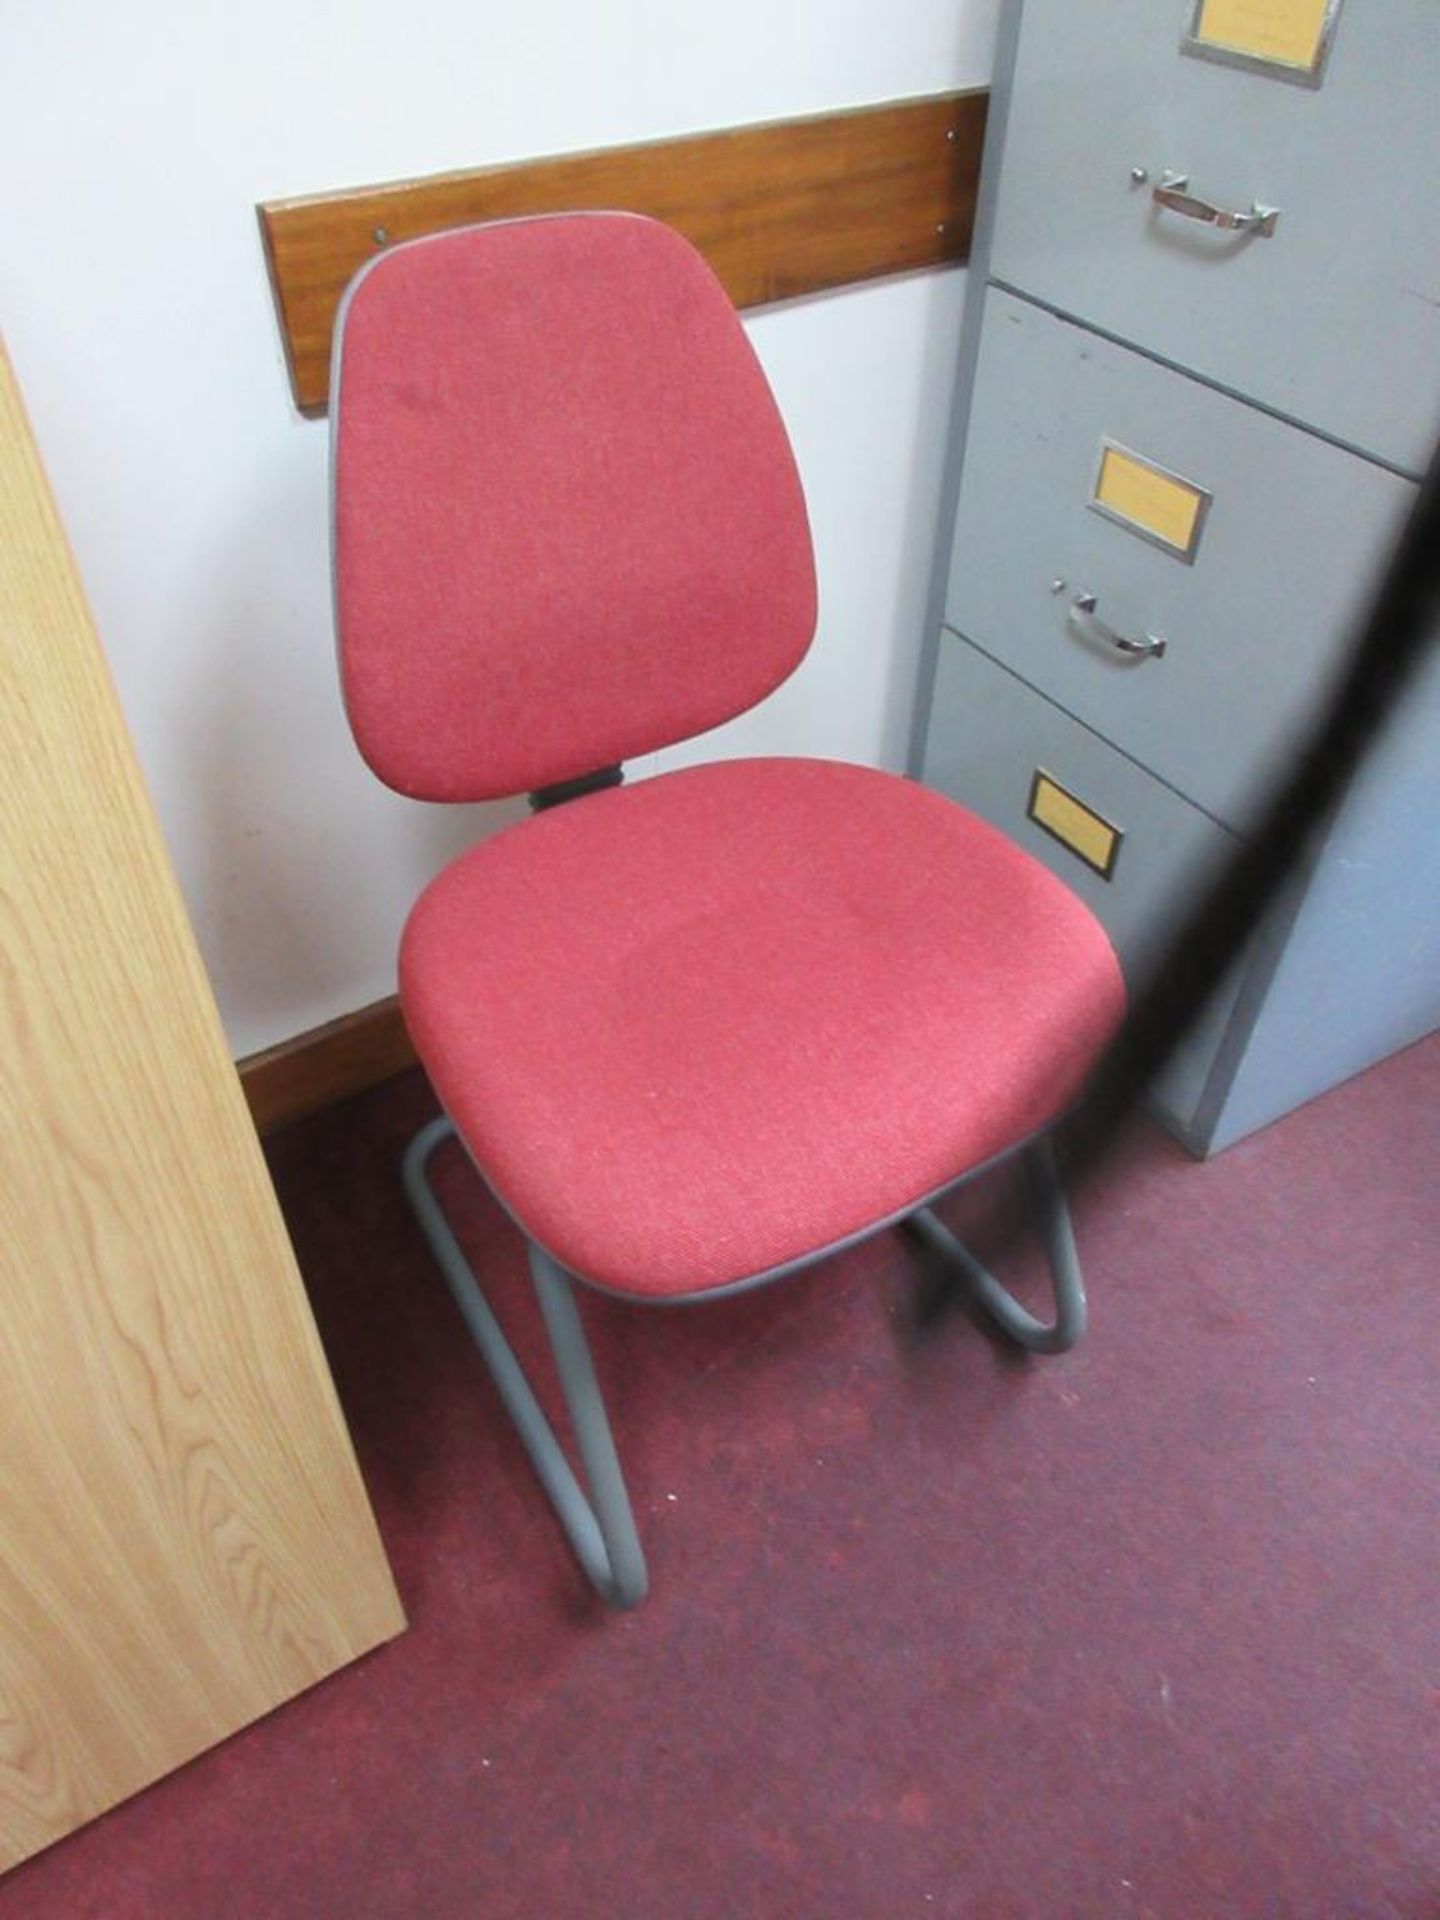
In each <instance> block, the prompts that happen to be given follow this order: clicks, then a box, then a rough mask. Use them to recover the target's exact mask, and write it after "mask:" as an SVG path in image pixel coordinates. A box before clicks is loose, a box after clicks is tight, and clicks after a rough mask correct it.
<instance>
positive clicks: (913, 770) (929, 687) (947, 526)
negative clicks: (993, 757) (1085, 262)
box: [905, 0, 1022, 779]
mask: <svg viewBox="0 0 1440 1920" xmlns="http://www.w3.org/2000/svg"><path fill="white" fill-rule="evenodd" d="M1021 6H1022V0H1005V4H1004V6H1003V8H1002V10H1001V14H1000V20H999V24H998V27H997V30H996V35H995V72H994V78H993V79H992V81H991V83H990V105H989V108H988V110H987V113H986V119H985V151H984V153H983V155H982V156H981V162H980V188H979V193H978V196H977V199H976V203H975V228H974V234H973V237H972V239H971V243H970V258H969V261H968V262H967V264H966V268H965V272H966V282H965V312H964V317H963V318H962V320H961V323H960V346H959V352H958V354H957V357H956V369H955V393H954V400H953V403H952V407H951V415H950V435H949V443H948V444H949V452H948V454H947V457H946V462H945V475H944V479H943V480H942V482H941V487H940V511H939V515H938V517H937V521H936V539H935V557H934V563H933V567H932V571H931V576H930V592H929V595H928V597H927V600H926V604H925V630H924V632H923V633H922V635H921V637H920V667H919V672H918V674H917V676H916V682H915V687H916V691H915V712H914V717H913V719H912V721H911V729H910V747H909V752H908V754H907V756H906V761H905V770H906V772H907V773H909V774H910V775H911V776H912V778H915V779H918V778H919V777H920V769H921V764H922V762H923V760H924V757H925V741H926V736H927V734H928V733H929V730H930V708H931V705H932V703H933V700H934V695H935V673H936V668H937V665H938V662H939V657H940V629H941V626H942V625H943V622H944V617H945V599H946V593H947V590H948V588H949V584H950V543H951V534H952V532H953V530H954V525H955V515H956V512H957V510H958V508H959V505H960V482H961V479H962V477H963V469H964V464H965V439H966V434H967V431H968V429H969V425H970V402H971V397H972V395H973V394H974V391H975V369H976V366H977V364H978V362H979V359H980V328H981V322H982V320H983V318H984V313H985V290H986V288H987V286H988V285H989V280H990V252H991V247H992V245H993V243H994V235H995V219H996V210H997V207H998V203H999V199H1000V168H1001V161H1002V158H1003V155H1004V151H1005V131H1006V127H1007V126H1008V124H1009V119H1010V98H1011V94H1012V92H1013V90H1014V81H1015V63H1016V59H1017V56H1018V51H1019V44H1020V14H1021Z"/></svg>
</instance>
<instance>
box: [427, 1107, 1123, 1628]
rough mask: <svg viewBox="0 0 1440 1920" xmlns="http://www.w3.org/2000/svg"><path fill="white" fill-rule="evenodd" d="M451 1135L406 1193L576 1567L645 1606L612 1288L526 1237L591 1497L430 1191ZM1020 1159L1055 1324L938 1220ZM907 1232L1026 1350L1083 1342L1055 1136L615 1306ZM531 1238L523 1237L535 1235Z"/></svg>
mask: <svg viewBox="0 0 1440 1920" xmlns="http://www.w3.org/2000/svg"><path fill="white" fill-rule="evenodd" d="M452 1135H455V1136H456V1137H457V1138H458V1137H459V1136H458V1134H457V1133H456V1128H455V1125H454V1123H453V1121H451V1120H450V1118H449V1117H448V1115H445V1114H442V1115H441V1116H440V1117H439V1118H438V1119H436V1120H432V1121H431V1122H430V1124H429V1125H428V1126H425V1127H422V1128H421V1130H420V1132H419V1133H418V1134H416V1136H415V1138H414V1139H413V1140H412V1141H411V1143H410V1145H409V1147H408V1148H407V1150H406V1153H405V1159H404V1168H403V1171H404V1181H405V1191H406V1193H407V1195H408V1197H409V1200H410V1204H411V1206H412V1207H413V1208H414V1210H415V1214H416V1217H417V1219H418V1220H419V1223H420V1226H421V1229H422V1231H423V1232H424V1234H425V1238H426V1239H427V1240H428V1241H429V1243H430V1247H431V1251H432V1252H433V1253H434V1255H435V1258H436V1260H437V1261H438V1262H439V1264H440V1270H441V1272H442V1273H443V1274H444V1276H445V1279H446V1282H447V1283H448V1285H449V1288H450V1291H451V1293H452V1294H453V1296H454V1298H455V1303H456V1305H457V1306H458V1307H459V1309H460V1311H461V1313H462V1314H463V1315H464V1317H465V1322H466V1325H467V1326H468V1327H469V1329H470V1331H471V1333H472V1334H473V1335H474V1338H475V1343H476V1345H477V1346H478V1347H479V1349H480V1352H481V1354H482V1355H483V1356H484V1359H485V1363H486V1365H487V1366H488V1368H489V1369H490V1374H491V1377H492V1378H493V1380H494V1382H495V1385H496V1388H497V1389H498V1391H499V1394H500V1398H501V1400H502V1401H503V1402H504V1404H505V1407H506V1410H507V1411H508V1412H509V1414H510V1417H511V1419H512V1420H513V1421H514V1423H515V1427H516V1430H517V1432H518V1433H519V1435H520V1439H521V1441H522V1442H523V1444H524V1447H525V1451H526V1452H527V1453H528V1454H529V1456H530V1461H531V1464H532V1466H533V1467H534V1469H535V1472H536V1474H537V1475H538V1477H539V1480H540V1484H541V1485H542V1486H543V1487H544V1489H545V1492H546V1494H547V1495H548V1496H549V1499H550V1503H551V1505H552V1506H553V1507H554V1509H555V1512H556V1514H557V1516H558V1517H559V1520H560V1524H561V1526H562V1527H563V1528H564V1530H565V1535H566V1538H567V1539H568V1540H569V1542H570V1545H571V1547H572V1548H573V1549H574V1552H575V1555H576V1557H577V1559H578V1560H579V1562H580V1564H581V1566H582V1567H583V1568H584V1570H585V1572H586V1574H587V1575H588V1576H589V1578H590V1580H591V1581H592V1582H593V1583H594V1585H595V1587H596V1588H597V1590H598V1591H599V1593H600V1594H601V1595H602V1596H603V1598H604V1599H605V1600H606V1601H607V1602H608V1603H609V1605H611V1606H612V1607H616V1608H622V1607H633V1606H637V1605H638V1604H639V1602H640V1601H641V1600H643V1599H644V1598H645V1594H646V1592H647V1590H648V1587H649V1576H648V1574H647V1572H646V1567H645V1555H644V1552H643V1550H642V1548H641V1545H640V1537H639V1534H638V1533H637V1531H636V1528H635V1516H634V1513H633V1511H632V1509H631V1505H630V1497H629V1494H628V1493H627V1491H626V1488H625V1478H624V1475H623V1473H622V1472H621V1468H620V1460H619V1456H618V1454H617V1453H616V1451H615V1439H614V1435H613V1434H612V1432H611V1430H610V1421H609V1418H608V1416H607V1414H606V1411H605V1401H604V1396H603V1395H602V1393H601V1390H600V1383H599V1381H598V1380H597V1379H596V1377H595V1366H594V1362H593V1360H592V1358H591V1355H590V1347H589V1343H588V1341H587V1340H586V1338H585V1329H584V1325H583V1323H582V1321H581V1317H580V1308H579V1304H578V1301H577V1299H576V1287H577V1285H578V1286H588V1287H592V1288H594V1289H595V1291H597V1292H601V1293H606V1292H612V1290H611V1289H609V1288H606V1287H602V1286H598V1285H597V1284H596V1283H595V1282H594V1281H589V1280H586V1279H585V1277H584V1275H583V1274H575V1273H570V1272H567V1270H566V1269H565V1268H564V1267H562V1266H561V1265H560V1263H559V1262H558V1261H557V1260H555V1259H554V1258H553V1257H552V1256H551V1255H550V1254H549V1253H547V1252H546V1250H545V1249H544V1248H543V1247H541V1246H539V1245H537V1244H536V1242H535V1241H533V1240H532V1239H530V1237H529V1236H528V1235H526V1236H525V1244H526V1248H527V1251H528V1253H529V1260H530V1275H531V1278H532V1280H533V1282H534V1285H535V1292H536V1294H537V1296H538V1298H539V1301H540V1311H541V1314H542V1315H543V1317H544V1321H545V1327H546V1331H547V1333H548V1334H549V1337H550V1346H551V1349H552V1351H553V1353H554V1356H555V1368H556V1372H557V1373H558V1375H559V1379H560V1387H561V1391H562V1393H563V1395H564V1398H565V1405H566V1410H567V1412H568V1414H569V1418H570V1425H571V1429H572V1431H573V1434H574V1438H575V1445H576V1448H577V1450H578V1452H579V1455H580V1464H581V1468H582V1471H583V1474H584V1478H585V1482H586V1486H585V1487H584V1488H582V1486H581V1484H580V1481H579V1480H577V1478H576V1476H575V1473H574V1470H573V1469H572V1467H571V1465H570V1462H569V1460H568V1459H567V1458H566V1455H565V1450H564V1448H563V1447H562V1446H561V1444H560V1441H559V1440H558V1438H557V1437H556V1434H555V1430H554V1428H553V1427H552V1425H551V1424H550V1421H549V1420H548V1419H547V1418H546V1415H545V1413H544V1411H543V1409H542V1408H541V1406H540V1403H539V1401H538V1400H537V1399H536V1397H535V1394H534V1391H533V1390H532V1388H531V1386H530V1382H529V1380H528V1379H527V1378H526V1376H525V1372H524V1369H523V1368H522V1367H521V1365H520V1362H519V1361H518V1360H517V1359H516V1357H515V1353H514V1350H513V1348H512V1347H511V1345H510V1342H509V1341H508V1340H507V1339H506V1337H505V1333H504V1330H503V1328H502V1327H501V1325H500V1322H499V1320H498V1319H497V1318H496V1317H495V1314H494V1312H493V1310H492V1308H491V1306H490V1303H489V1301H488V1300H487V1299H486V1298H485V1295H484V1293H483V1291H482V1290H481V1287H480V1283H479V1282H478V1281H477V1280H476V1278H475V1275H474V1272H473V1271H472V1269H471V1266H470V1263H469V1261H468V1260H467V1259H466V1257H465V1254H464V1251H463V1250H462V1248H461V1246H460V1243H459V1241H458V1240H457V1239H456V1237H455V1234H454V1231H453V1229H452V1228H451V1226H450V1223H449V1221H448V1220H447V1219H446V1217H445V1214H444V1211H443V1209H442V1208H441V1206H440V1203H439V1201H438V1200H437V1199H436V1197H435V1193H434V1190H433V1188H432V1187H431V1185H430V1181H429V1178H428V1173H427V1169H428V1165H429V1161H430V1156H431V1154H432V1153H433V1152H434V1151H435V1149H436V1148H437V1147H438V1146H440V1145H441V1144H442V1142H444V1141H445V1140H448V1139H449V1138H450V1137H451V1136H452ZM462 1144H463V1142H462ZM1017 1154H1018V1155H1021V1156H1023V1158H1024V1161H1025V1165H1026V1170H1027V1172H1028V1174H1029V1176H1030V1181H1031V1186H1032V1192H1033V1195H1034V1199H1035V1203H1036V1208H1037V1212H1038V1216H1039V1227H1040V1233H1041V1237H1042V1239H1043V1241H1044V1244H1045V1249H1046V1252H1047V1254H1048V1257H1049V1262H1050V1274H1051V1282H1052V1285H1053V1288H1054V1296H1055V1319H1054V1321H1053V1322H1052V1323H1050V1324H1048V1325H1047V1324H1046V1323H1045V1322H1044V1321H1041V1320H1037V1319H1036V1318H1035V1317H1034V1315H1033V1314H1031V1313H1029V1312H1027V1310H1026V1309H1025V1308H1024V1307H1022V1306H1021V1304H1020V1303H1019V1301H1018V1300H1016V1299H1015V1297H1014V1295H1013V1294H1012V1293H1010V1292H1009V1290H1008V1289H1007V1288H1006V1287H1004V1286H1002V1285H1001V1283H1000V1282H999V1281H998V1280H997V1279H996V1278H995V1277H994V1275H993V1274H991V1273H990V1272H989V1271H988V1270H987V1269H986V1268H985V1267H984V1266H982V1265H981V1263H980V1262H979V1261H978V1260H977V1259H976V1258H975V1257H974V1255H973V1254H972V1253H971V1252H970V1251H969V1249H968V1248H967V1247H966V1246H965V1245H964V1243H963V1242H962V1241H961V1240H959V1239H958V1238H957V1237H956V1235H955V1234H953V1233H952V1232H951V1231H950V1229H949V1228H948V1227H947V1226H946V1225H945V1224H944V1222H943V1221H941V1220H939V1219H938V1218H937V1217H936V1216H935V1214H934V1212H933V1211H932V1207H933V1205H934V1203H935V1202H936V1201H938V1200H940V1199H942V1198H943V1197H944V1195H945V1194H947V1193H951V1192H953V1191H955V1190H956V1189H957V1188H959V1187H961V1186H964V1185H966V1184H967V1183H968V1182H969V1181H971V1180H974V1179H977V1178H978V1177H979V1176H981V1175H982V1174H985V1173H988V1172H990V1171H991V1170H992V1169H993V1168H995V1167H997V1166H999V1165H1001V1164H1002V1163H1003V1162H1004V1161H1007V1160H1010V1159H1013V1158H1014V1157H1015V1156H1016V1155H1017ZM472 1165H473V1162H472ZM477 1171H478V1169H477ZM483 1177H484V1176H483V1175H482V1176H481V1178H482V1179H483ZM497 1197H498V1196H497ZM502 1204H503V1202H502ZM516 1224H517V1225H518V1224H519V1223H518V1222H517V1223H516ZM902 1224H904V1225H908V1226H909V1227H911V1228H912V1229H913V1230H914V1231H915V1232H916V1233H917V1234H919V1235H920V1236H921V1237H922V1238H923V1239H924V1240H925V1241H926V1242H927V1244H928V1245H930V1246H931V1247H933V1248H934V1249H935V1250H936V1251H937V1252H939V1253H940V1254H941V1255H942V1256H943V1257H944V1258H945V1259H947V1260H949V1261H952V1262H953V1263H954V1264H955V1265H956V1266H958V1267H959V1268H960V1270H961V1272H962V1273H963V1274H964V1276H965V1280H966V1284H967V1288H968V1290H969V1292H970V1294H971V1296H972V1297H973V1299H974V1300H975V1302H976V1303H977V1304H978V1305H979V1306H980V1307H982V1308H983V1309H984V1310H985V1312H986V1313H988V1314H989V1315H990V1317H991V1318H992V1319H993V1320H995V1321H996V1322H997V1324H998V1325H999V1326H1000V1327H1002V1328H1003V1329H1004V1331H1005V1332H1006V1333H1007V1334H1008V1335H1009V1337H1010V1338H1011V1339H1012V1340H1015V1341H1017V1342H1018V1343H1019V1344H1020V1345H1021V1346H1022V1347H1025V1348H1028V1349H1029V1350H1030V1351H1031V1352H1033V1353H1063V1352H1065V1351H1066V1350H1067V1349H1068V1348H1070V1347H1073V1346H1074V1345H1075V1343H1076V1341H1077V1340H1079V1339H1080V1337H1081V1335H1082V1334H1083V1333H1084V1331H1085V1287H1084V1282H1083V1280H1082V1278H1081V1274H1080V1262H1079V1257H1078V1255H1077V1253H1076V1250H1075V1237H1074V1234H1073V1232H1072V1231H1071V1227H1070V1216H1069V1210H1068V1209H1067V1207H1066V1204H1065V1195H1064V1192H1063V1189H1062V1187H1061V1184H1060V1178H1059V1172H1058V1169H1057V1167H1056V1164H1055V1153H1054V1147H1053V1144H1052V1141H1051V1138H1050V1135H1049V1134H1048V1133H1044V1134H1039V1135H1036V1136H1034V1137H1033V1138H1031V1139H1029V1140H1025V1141H1022V1142H1021V1143H1020V1144H1019V1145H1018V1146H1016V1147H1012V1148H1010V1149H1009V1150H1007V1151H1006V1152H1005V1153H1003V1154H999V1155H997V1156H996V1157H995V1158H994V1159H993V1160H988V1161H986V1162H984V1163H983V1165H981V1166H978V1167H974V1168H972V1169H971V1170H970V1172H969V1173H966V1174H964V1175H962V1176H961V1178H960V1179H958V1180H955V1181H952V1182H950V1184H949V1185H947V1186H946V1187H944V1188H942V1189H941V1190H940V1191H939V1192H937V1193H934V1194H932V1195H930V1196H929V1199H928V1200H926V1201H925V1202H924V1203H922V1204H921V1205H920V1206H918V1207H916V1208H914V1209H910V1210H907V1211H905V1212H904V1213H901V1214H897V1215H895V1216H893V1217H891V1218H890V1219H886V1220H880V1221H877V1222H876V1223H875V1224H874V1225H873V1226H870V1227H867V1228H865V1230H864V1231H863V1232H861V1233H857V1234H852V1235H850V1236H849V1237H848V1238H847V1239H844V1240H839V1241H836V1242H834V1243H833V1244H832V1245H830V1246H826V1247H822V1248H820V1249H818V1250H817V1251H816V1252H814V1253H811V1254H807V1255H805V1256H804V1258H803V1259H799V1260H794V1261H791V1262H789V1263H788V1264H787V1265H785V1266H780V1267H774V1268H771V1269H770V1270H769V1271H767V1272H765V1273H759V1274H753V1275H750V1276H749V1277H747V1278H745V1279H743V1280H737V1281H734V1282H732V1283H730V1284H729V1285H727V1286H723V1287H712V1288H708V1289H706V1290H704V1291H702V1292H699V1293H690V1294H681V1295H675V1296H670V1297H667V1298H666V1299H664V1300H661V1301H643V1300H640V1299H638V1298H637V1297H636V1296H635V1295H632V1294H614V1297H615V1298H619V1299H624V1300H625V1301H626V1302H627V1303H628V1304H631V1305H637V1306H640V1305H657V1306H692V1305H697V1304H700V1303H701V1302H704V1301H707V1300H717V1299H721V1298H725V1297H727V1296H729V1295H733V1294H737V1293H747V1292H750V1291H751V1290H752V1289H754V1288H756V1287H763V1286H768V1285H770V1284H771V1282H773V1281H776V1280H782V1279H784V1278H785V1277H786V1276H787V1275H789V1274H793V1273H798V1272H801V1271H802V1270H803V1269H804V1268H806V1267H811V1266H814V1265H816V1264H817V1263H818V1262H819V1261H821V1260H826V1259H829V1258H830V1257H831V1256H832V1255H833V1254H836V1253H840V1252H842V1251H843V1250H844V1249H845V1248H846V1247H850V1246H854V1245H856V1244H857V1243H858V1242H859V1241H862V1240H867V1239H869V1238H871V1236H872V1235H874V1234H876V1233H881V1232H883V1231H884V1230H885V1229H886V1228H887V1227H892V1226H898V1225H902ZM521 1231H522V1233H523V1231H524V1229H523V1228H522V1229H521Z"/></svg>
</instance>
